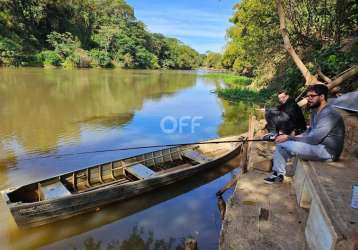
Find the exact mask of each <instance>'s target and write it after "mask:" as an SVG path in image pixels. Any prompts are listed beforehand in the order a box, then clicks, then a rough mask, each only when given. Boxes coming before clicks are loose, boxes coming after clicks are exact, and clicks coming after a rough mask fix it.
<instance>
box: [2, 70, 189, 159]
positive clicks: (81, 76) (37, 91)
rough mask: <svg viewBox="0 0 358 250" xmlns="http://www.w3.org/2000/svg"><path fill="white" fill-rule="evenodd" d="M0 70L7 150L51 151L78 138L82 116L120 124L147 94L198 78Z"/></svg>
mask: <svg viewBox="0 0 358 250" xmlns="http://www.w3.org/2000/svg"><path fill="white" fill-rule="evenodd" d="M0 71H1V72H0V82H1V88H0V117H1V126H0V137H1V138H2V141H3V142H4V143H2V144H5V145H3V150H9V148H12V149H14V148H15V150H19V151H26V152H29V151H35V152H41V151H45V152H46V151H48V150H51V149H53V148H56V147H57V146H58V144H59V143H60V142H61V140H63V139H66V138H71V143H76V142H78V141H79V140H80V136H81V125H83V123H82V122H83V121H84V122H85V123H90V124H92V125H94V126H96V125H99V126H106V127H107V126H112V127H114V126H121V125H123V124H125V123H126V122H128V121H130V120H131V119H132V118H133V113H134V112H135V111H136V110H140V109H141V108H142V106H143V103H144V101H145V100H146V99H148V98H151V99H154V100H155V99H158V98H161V97H162V96H165V95H170V94H173V93H176V92H177V91H178V90H180V89H184V88H188V87H191V86H192V85H193V84H194V83H195V75H194V74H179V73H170V74H168V73H160V72H144V73H142V74H131V73H129V72H125V71H97V70H89V71H81V70H74V71H65V72H63V71H59V70H41V69H23V70H21V69H19V70H12V69H0ZM10 93H11V94H10ZM5 155H6V154H5ZM3 156H4V155H2V156H1V157H3Z"/></svg>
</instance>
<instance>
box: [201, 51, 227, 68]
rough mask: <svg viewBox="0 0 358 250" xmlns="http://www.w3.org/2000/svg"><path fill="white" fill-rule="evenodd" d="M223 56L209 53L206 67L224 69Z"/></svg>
mask: <svg viewBox="0 0 358 250" xmlns="http://www.w3.org/2000/svg"><path fill="white" fill-rule="evenodd" d="M221 60H222V55H221V54H220V53H214V52H208V53H207V55H206V58H205V60H204V66H205V67H207V68H215V69H222V68H223V67H222V64H221Z"/></svg>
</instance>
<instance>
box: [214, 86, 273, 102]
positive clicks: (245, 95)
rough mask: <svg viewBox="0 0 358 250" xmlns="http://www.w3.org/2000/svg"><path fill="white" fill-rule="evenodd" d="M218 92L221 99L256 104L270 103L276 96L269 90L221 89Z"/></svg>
mask: <svg viewBox="0 0 358 250" xmlns="http://www.w3.org/2000/svg"><path fill="white" fill-rule="evenodd" d="M216 92H217V94H218V95H219V96H220V97H222V98H224V99H227V100H230V101H244V102H252V103H255V104H263V103H266V104H267V103H270V100H272V96H273V95H274V93H273V91H270V90H268V89H261V90H255V89H250V88H245V87H235V88H224V89H223V88H219V89H218V90H217V91H216Z"/></svg>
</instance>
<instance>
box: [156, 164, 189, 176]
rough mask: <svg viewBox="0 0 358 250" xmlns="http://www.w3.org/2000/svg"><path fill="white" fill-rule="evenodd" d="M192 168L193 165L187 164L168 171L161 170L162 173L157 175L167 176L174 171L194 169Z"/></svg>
mask: <svg viewBox="0 0 358 250" xmlns="http://www.w3.org/2000/svg"><path fill="white" fill-rule="evenodd" d="M192 166H193V165H191V164H189V163H185V164H181V165H179V166H176V167H173V168H168V169H165V170H161V171H159V172H157V173H156V174H157V175H160V174H166V173H170V172H174V171H177V170H181V169H186V168H189V167H192Z"/></svg>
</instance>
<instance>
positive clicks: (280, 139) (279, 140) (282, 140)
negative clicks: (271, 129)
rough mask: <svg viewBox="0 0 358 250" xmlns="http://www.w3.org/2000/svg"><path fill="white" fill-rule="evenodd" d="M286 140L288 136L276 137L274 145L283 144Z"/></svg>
mask: <svg viewBox="0 0 358 250" xmlns="http://www.w3.org/2000/svg"><path fill="white" fill-rule="evenodd" d="M287 140H288V135H278V136H277V137H276V139H275V142H276V143H281V142H285V141H287Z"/></svg>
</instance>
